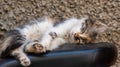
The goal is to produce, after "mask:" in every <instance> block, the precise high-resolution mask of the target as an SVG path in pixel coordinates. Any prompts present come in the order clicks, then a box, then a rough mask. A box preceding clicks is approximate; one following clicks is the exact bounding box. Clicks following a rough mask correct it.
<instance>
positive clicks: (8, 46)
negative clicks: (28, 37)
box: [0, 30, 25, 57]
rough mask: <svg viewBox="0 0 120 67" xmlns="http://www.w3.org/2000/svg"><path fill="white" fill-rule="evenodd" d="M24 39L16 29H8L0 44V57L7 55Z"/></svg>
mask: <svg viewBox="0 0 120 67" xmlns="http://www.w3.org/2000/svg"><path fill="white" fill-rule="evenodd" d="M24 40H25V38H24V37H23V36H22V35H21V34H20V32H19V31H18V30H11V31H9V32H8V33H7V34H6V36H5V38H4V40H3V42H2V43H1V44H0V57H6V56H9V55H10V52H11V51H13V50H14V49H16V48H18V47H20V46H21V45H22V44H23V43H24Z"/></svg>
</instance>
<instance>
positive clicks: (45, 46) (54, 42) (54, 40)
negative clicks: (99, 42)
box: [25, 17, 107, 53]
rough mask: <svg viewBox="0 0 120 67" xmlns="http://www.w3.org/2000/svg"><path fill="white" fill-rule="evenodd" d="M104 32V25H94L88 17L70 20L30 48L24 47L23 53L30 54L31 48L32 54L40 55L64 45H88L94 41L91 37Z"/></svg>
mask: <svg viewBox="0 0 120 67" xmlns="http://www.w3.org/2000/svg"><path fill="white" fill-rule="evenodd" d="M105 30H107V26H106V25H105V24H103V23H95V22H94V21H91V20H90V19H89V18H88V17H83V18H81V19H77V18H70V19H68V20H65V21H64V22H63V23H61V24H59V25H57V26H55V27H53V28H51V29H50V30H48V31H47V32H45V34H44V36H43V37H42V39H41V40H40V41H39V42H35V43H34V44H31V46H29V45H26V46H29V47H27V48H25V51H26V52H30V51H31V48H32V49H34V50H35V52H34V51H33V53H41V52H46V51H51V50H54V49H56V48H58V47H59V46H60V45H62V44H64V43H90V42H92V40H93V39H94V38H92V37H95V36H96V35H97V34H100V33H102V32H104V31H105ZM80 40H82V41H80ZM33 47H34V48H33Z"/></svg>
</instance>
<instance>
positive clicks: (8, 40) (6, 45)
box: [0, 18, 54, 66]
mask: <svg viewBox="0 0 120 67" xmlns="http://www.w3.org/2000/svg"><path fill="white" fill-rule="evenodd" d="M53 25H54V20H53V19H51V18H42V19H40V20H39V21H38V20H34V21H30V23H29V24H27V25H25V26H23V27H20V28H17V29H14V30H11V31H9V32H8V33H7V35H6V37H5V39H4V41H3V43H2V44H0V56H1V57H5V56H8V55H11V56H14V57H16V59H17V60H18V61H19V62H20V63H21V64H22V65H23V66H29V65H30V64H31V62H30V59H29V58H28V57H27V55H26V54H25V53H24V47H25V46H26V45H27V44H29V43H32V42H36V41H38V40H40V39H41V37H42V36H43V34H44V33H45V32H46V31H47V30H48V29H50V28H52V27H53ZM31 51H32V50H31Z"/></svg>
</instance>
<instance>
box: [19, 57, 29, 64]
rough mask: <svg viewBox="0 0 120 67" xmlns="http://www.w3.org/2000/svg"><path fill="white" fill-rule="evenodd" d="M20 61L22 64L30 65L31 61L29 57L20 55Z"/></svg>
mask: <svg viewBox="0 0 120 67" xmlns="http://www.w3.org/2000/svg"><path fill="white" fill-rule="evenodd" d="M20 63H21V64H22V65H23V66H30V64H31V61H30V59H29V58H27V57H22V58H20Z"/></svg>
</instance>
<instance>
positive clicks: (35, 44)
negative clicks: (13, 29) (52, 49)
mask: <svg viewBox="0 0 120 67" xmlns="http://www.w3.org/2000/svg"><path fill="white" fill-rule="evenodd" d="M24 50H25V52H27V53H42V52H45V51H46V50H45V48H44V47H43V46H42V45H41V44H40V42H39V41H32V42H29V43H27V44H26V45H25V47H24Z"/></svg>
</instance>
